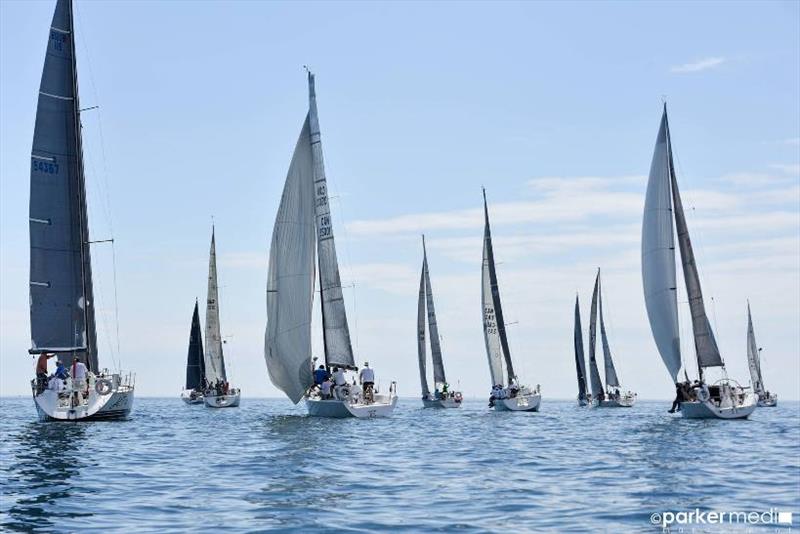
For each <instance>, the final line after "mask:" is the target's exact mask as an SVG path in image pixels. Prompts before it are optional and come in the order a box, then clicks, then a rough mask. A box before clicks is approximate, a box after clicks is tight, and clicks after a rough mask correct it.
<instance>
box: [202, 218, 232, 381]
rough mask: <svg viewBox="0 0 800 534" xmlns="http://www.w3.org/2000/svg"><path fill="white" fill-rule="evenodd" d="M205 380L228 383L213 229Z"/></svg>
mask: <svg viewBox="0 0 800 534" xmlns="http://www.w3.org/2000/svg"><path fill="white" fill-rule="evenodd" d="M205 359H206V378H208V381H209V382H210V383H212V384H213V383H215V382H216V381H217V379H219V380H222V381H223V382H227V381H228V377H227V374H226V373H225V358H224V356H223V354H222V336H221V335H220V327H219V294H218V287H217V248H216V243H215V237H214V229H213V228H212V229H211V250H210V252H209V257H208V299H207V301H206V353H205Z"/></svg>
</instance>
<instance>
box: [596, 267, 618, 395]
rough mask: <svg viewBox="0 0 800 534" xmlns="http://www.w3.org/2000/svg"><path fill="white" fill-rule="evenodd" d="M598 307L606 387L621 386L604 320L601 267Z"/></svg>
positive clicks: (598, 282) (598, 274) (598, 279)
mask: <svg viewBox="0 0 800 534" xmlns="http://www.w3.org/2000/svg"><path fill="white" fill-rule="evenodd" d="M597 307H598V314H599V315H600V342H601V344H602V346H603V362H604V364H605V365H604V367H605V371H606V387H619V378H617V370H616V369H615V368H614V360H613V359H612V358H611V348H610V347H609V346H608V336H607V335H606V323H605V321H604V320H603V289H602V284H601V282H600V269H598V270H597Z"/></svg>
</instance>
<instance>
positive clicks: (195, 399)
mask: <svg viewBox="0 0 800 534" xmlns="http://www.w3.org/2000/svg"><path fill="white" fill-rule="evenodd" d="M206 384H207V381H206V361H205V357H204V356H203V334H202V332H201V329H200V311H199V307H198V304H197V300H195V301H194V313H192V327H191V330H189V352H188V354H187V356H186V383H185V384H184V388H183V392H182V393H181V399H183V402H185V403H186V404H203V391H204V389H205V386H206Z"/></svg>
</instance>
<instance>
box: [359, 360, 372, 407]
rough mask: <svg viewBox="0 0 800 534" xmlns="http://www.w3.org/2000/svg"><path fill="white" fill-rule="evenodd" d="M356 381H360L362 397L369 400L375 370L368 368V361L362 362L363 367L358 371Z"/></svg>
mask: <svg viewBox="0 0 800 534" xmlns="http://www.w3.org/2000/svg"><path fill="white" fill-rule="evenodd" d="M358 381H359V382H361V387H362V388H363V390H364V398H365V399H368V400H371V399H372V393H373V389H374V387H375V371H373V370H372V369H371V368H370V366H369V362H364V367H362V368H361V371H360V372H359V373H358Z"/></svg>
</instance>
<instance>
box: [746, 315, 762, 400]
mask: <svg viewBox="0 0 800 534" xmlns="http://www.w3.org/2000/svg"><path fill="white" fill-rule="evenodd" d="M747 366H748V367H749V368H750V380H751V381H752V382H753V391H754V392H755V394H756V395H759V396H761V395H763V394H764V391H765V388H764V378H763V377H762V375H761V358H760V353H759V350H758V345H757V344H756V333H755V331H754V330H753V317H752V316H751V315H750V301H747Z"/></svg>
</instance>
